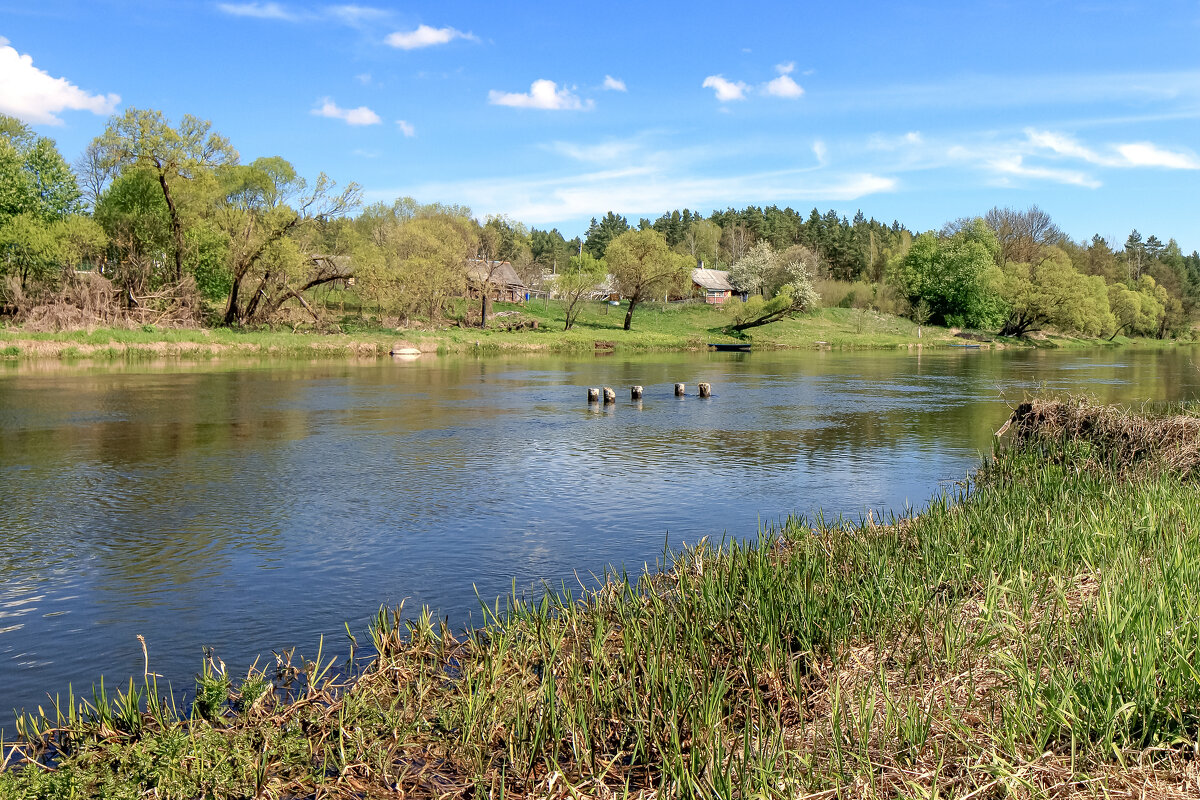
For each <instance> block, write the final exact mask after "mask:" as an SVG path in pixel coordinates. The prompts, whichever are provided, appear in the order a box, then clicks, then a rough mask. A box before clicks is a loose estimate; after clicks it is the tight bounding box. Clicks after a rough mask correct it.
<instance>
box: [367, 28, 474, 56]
mask: <svg viewBox="0 0 1200 800" xmlns="http://www.w3.org/2000/svg"><path fill="white" fill-rule="evenodd" d="M455 39H469V40H470V41H473V42H474V41H479V38H478V37H477V36H475V35H474V34H471V33H463V32H462V31H460V30H458V29H456V28H431V27H429V26H428V25H418V26H417V29H416V30H414V31H396V32H395V33H389V34H388V36H387V38H386V39H384V41H385V42H387V43H388V44H390V45H391V46H392V47H398V48H400V49H401V50H416V49H417V48H420V47H433V46H434V45H439V44H448V43H450V42H452V41H454V40H455Z"/></svg>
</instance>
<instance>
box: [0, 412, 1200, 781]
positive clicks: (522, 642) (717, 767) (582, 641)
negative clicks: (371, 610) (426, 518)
mask: <svg viewBox="0 0 1200 800" xmlns="http://www.w3.org/2000/svg"><path fill="white" fill-rule="evenodd" d="M1072 403H1073V405H1072ZM1072 403H1068V404H1066V405H1065V406H1064V405H1057V406H1056V405H1051V404H1046V403H1037V404H1033V405H1031V406H1029V407H1028V408H1025V407H1022V409H1019V410H1018V412H1017V414H1016V415H1014V420H1013V430H1014V431H1015V435H1013V437H1012V438H1011V440H1010V441H1009V442H1008V443H1007V444H1006V445H1004V446H1002V447H1000V448H998V449H997V451H996V453H995V454H994V455H993V456H992V457H990V458H988V459H987V460H986V462H985V464H984V465H983V467H982V468H981V469H980V470H979V472H978V473H977V474H976V475H975V476H973V477H972V478H971V479H970V480H968V481H964V482H963V483H962V484H961V485H959V486H957V487H955V488H954V489H953V490H952V491H948V492H946V493H945V494H943V495H942V496H940V497H937V498H935V499H934V500H933V501H932V502H931V503H930V504H929V505H928V507H927V508H925V509H924V510H923V511H922V512H921V513H920V514H906V515H903V516H899V517H896V518H891V519H888V520H884V521H876V520H873V519H870V518H868V519H867V520H860V521H857V522H852V521H847V520H841V519H833V520H831V519H825V518H821V517H817V518H813V519H804V518H793V519H790V520H789V521H788V522H787V524H786V525H785V526H783V527H782V528H780V529H776V530H770V531H763V532H761V535H760V536H759V538H758V540H757V541H756V542H753V543H751V542H741V541H735V540H726V541H722V542H711V541H707V540H702V541H700V542H699V543H697V544H695V545H694V546H692V547H689V548H686V549H683V550H681V551H679V552H674V553H666V554H665V555H664V560H663V563H661V564H660V565H659V567H660V568H659V569H657V570H651V571H648V572H646V573H645V574H642V575H637V576H631V575H629V574H626V573H624V572H612V573H610V574H607V575H605V576H604V580H603V581H602V582H601V583H600V585H599V586H598V588H594V589H590V590H583V589H575V590H568V589H567V588H566V587H559V588H557V589H551V588H549V587H547V589H546V590H545V591H544V592H543V593H541V594H540V595H539V596H536V597H527V596H521V595H519V594H517V593H516V592H514V593H513V594H512V595H511V596H508V597H506V598H502V599H501V600H499V601H497V602H496V603H494V604H491V605H485V606H484V608H483V610H484V617H485V620H484V624H483V625H481V626H480V627H478V628H476V629H473V630H469V631H466V632H464V633H461V634H458V633H455V632H453V631H451V630H450V629H449V628H448V627H447V626H446V625H445V624H443V623H441V622H439V621H438V620H436V619H435V618H433V617H432V616H431V615H430V613H429V612H428V611H427V610H424V611H422V612H421V613H420V614H419V615H418V616H417V617H416V618H415V619H409V618H406V617H405V616H404V614H403V610H402V609H381V610H380V612H379V614H378V615H377V616H376V618H375V619H374V620H373V622H372V624H371V626H370V630H369V640H370V652H369V654H368V655H367V656H365V657H363V658H362V659H361V660H360V661H359V663H358V666H357V668H355V669H353V670H351V671H348V672H346V671H343V672H342V673H336V672H335V671H334V670H333V669H332V666H333V663H334V662H333V661H332V660H331V659H329V658H328V657H327V656H325V655H324V654H323V653H318V655H317V657H316V659H315V660H313V661H304V660H301V661H300V662H299V663H297V664H295V665H293V663H292V658H291V656H290V654H285V655H284V656H281V657H280V658H279V661H278V663H277V664H276V665H275V668H274V674H273V675H270V676H268V675H267V674H266V672H255V671H252V672H251V673H250V674H249V675H248V676H247V677H246V679H245V680H243V681H241V682H240V684H239V685H238V686H237V687H236V688H234V686H233V682H232V681H230V680H229V679H228V678H227V677H225V675H224V673H223V670H218V669H214V668H213V666H212V665H211V664H210V666H208V667H206V669H205V671H204V672H202V674H201V677H200V681H199V685H198V688H197V692H196V700H195V703H194V704H193V707H192V712H191V713H190V714H187V715H181V713H180V712H179V711H178V710H177V709H175V707H173V706H170V705H168V704H166V702H165V701H163V700H161V699H159V700H154V699H153V698H157V697H158V691H157V687H156V686H154V685H153V683H152V678H151V677H150V673H149V665H147V678H146V685H145V686H143V687H136V686H133V685H131V686H130V688H129V689H128V691H124V692H118V693H116V695H115V696H113V697H109V696H107V695H106V693H105V691H104V689H103V686H101V687H100V688H99V689H98V690H97V693H96V694H95V696H94V697H93V699H92V700H91V701H89V702H81V701H78V700H76V699H74V698H68V701H67V702H66V704H65V705H58V706H57V707H56V708H54V709H51V710H50V712H44V711H42V710H41V709H39V711H38V713H37V714H33V715H27V716H26V717H24V718H23V721H22V722H21V723H20V726H19V731H20V733H21V741H20V742H19V743H18V744H17V748H18V749H17V752H16V753H15V755H14V756H13V757H12V758H10V759H9V761H8V766H7V769H6V770H5V771H3V772H0V796H2V797H51V796H75V797H88V796H104V797H141V796H145V795H146V794H148V793H155V794H156V796H158V797H164V798H190V797H201V796H213V797H233V796H237V797H313V796H320V797H376V796H394V795H395V794H396V793H402V794H403V795H404V796H410V797H435V796H436V797H448V796H449V797H466V796H475V797H479V796H489V797H501V796H513V797H517V796H534V797H556V798H558V797H563V798H565V797H626V796H635V797H731V798H732V797H738V798H750V797H788V798H795V797H823V798H832V797H864V798H865V797H872V798H873V797H918V796H919V797H934V796H938V797H958V798H963V800H968V799H969V798H982V797H1003V796H1014V797H1031V798H1032V797H1047V798H1048V797H1055V798H1057V797H1113V796H1133V795H1134V794H1136V795H1137V796H1139V797H1168V796H1171V797H1173V796H1186V795H1187V794H1188V793H1189V792H1190V793H1192V794H1193V796H1194V793H1195V792H1196V791H1197V786H1198V785H1200V784H1198V783H1197V781H1198V780H1200V770H1198V768H1197V756H1198V755H1200V744H1198V742H1200V671H1198V669H1200V667H1197V665H1200V535H1198V532H1200V495H1198V494H1197V491H1196V486H1195V484H1194V471H1193V470H1191V469H1186V468H1181V464H1182V462H1180V461H1179V460H1178V459H1177V458H1176V457H1175V456H1174V455H1172V454H1174V453H1177V452H1178V448H1175V449H1172V448H1171V447H1168V446H1167V445H1169V444H1171V443H1173V442H1176V443H1177V442H1180V441H1183V439H1182V437H1178V436H1174V434H1172V435H1166V436H1159V435H1158V433H1161V432H1163V431H1167V432H1172V431H1178V430H1181V429H1183V428H1186V427H1187V426H1188V425H1190V424H1191V423H1190V422H1188V421H1186V420H1182V419H1180V418H1178V417H1173V418H1170V419H1150V418H1148V417H1145V416H1142V415H1128V414H1119V413H1117V412H1115V411H1112V410H1110V409H1102V408H1097V407H1095V406H1091V405H1088V404H1086V403H1081V402H1079V401H1072ZM1034 412H1037V413H1034ZM1039 414H1040V416H1039ZM1089 415H1090V416H1089ZM1085 418H1091V419H1095V420H1104V424H1103V425H1101V424H1099V423H1096V424H1090V425H1083V424H1063V420H1071V419H1073V420H1076V421H1079V420H1083V419H1085ZM1118 430H1119V431H1124V432H1125V433H1124V434H1122V435H1121V436H1117V435H1116V434H1114V433H1113V432H1114V431H1118ZM1130 431H1134V432H1137V431H1140V432H1141V433H1140V434H1137V433H1130ZM1156 432H1157V433H1156ZM1138 435H1140V436H1142V445H1144V447H1142V448H1137V449H1136V452H1139V453H1142V452H1145V453H1149V455H1146V456H1144V457H1143V458H1141V460H1140V461H1139V462H1138V468H1137V469H1136V470H1130V469H1127V468H1126V465H1125V462H1124V461H1123V460H1122V458H1118V457H1116V456H1115V455H1112V453H1110V452H1109V451H1110V450H1111V449H1112V448H1113V447H1117V448H1118V451H1114V452H1122V453H1127V452H1133V451H1132V450H1129V448H1131V447H1134V445H1135V443H1136V441H1135V440H1136V437H1137V436H1138ZM1154 442H1159V444H1154ZM1114 443H1115V444H1114ZM202 697H203V699H202ZM152 705H153V706H154V708H153V710H152V709H151V706H152Z"/></svg>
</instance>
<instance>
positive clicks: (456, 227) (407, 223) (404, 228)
mask: <svg viewBox="0 0 1200 800" xmlns="http://www.w3.org/2000/svg"><path fill="white" fill-rule="evenodd" d="M414 214H415V215H414V216H409V215H407V214H406V213H401V214H398V215H397V214H393V213H390V212H389V213H378V216H376V217H375V218H374V219H372V220H370V221H367V222H363V223H362V227H361V228H360V229H361V230H362V232H363V237H364V241H363V242H362V244H361V245H359V246H358V247H357V249H356V250H355V251H354V259H355V261H356V263H357V265H358V266H357V268H356V271H355V278H356V282H357V284H358V285H359V286H361V291H362V292H363V295H364V296H365V297H366V298H367V299H368V300H369V301H370V302H372V303H374V304H375V305H376V307H377V308H378V309H380V310H381V311H383V312H386V313H391V314H397V315H399V316H401V317H404V318H410V317H413V316H416V315H421V316H423V317H425V318H426V319H428V320H431V321H437V320H439V319H440V318H441V316H442V314H443V312H444V310H445V309H446V306H447V303H448V302H449V301H450V299H451V298H453V297H457V296H460V295H461V294H462V293H463V292H465V290H466V272H465V269H464V267H465V264H466V261H467V259H468V258H469V257H470V256H471V255H472V254H473V252H474V250H475V248H476V242H477V234H476V231H475V224H474V223H473V222H472V221H471V220H470V219H469V218H467V217H465V216H462V215H460V214H454V213H447V212H446V211H444V210H442V209H438V208H424V209H418V210H416V211H415V212H414Z"/></svg>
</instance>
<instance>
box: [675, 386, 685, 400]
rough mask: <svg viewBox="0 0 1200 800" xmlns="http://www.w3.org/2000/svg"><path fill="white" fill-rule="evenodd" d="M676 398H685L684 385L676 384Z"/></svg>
mask: <svg viewBox="0 0 1200 800" xmlns="http://www.w3.org/2000/svg"><path fill="white" fill-rule="evenodd" d="M675 396H676V397H683V384H682V383H677V384H675Z"/></svg>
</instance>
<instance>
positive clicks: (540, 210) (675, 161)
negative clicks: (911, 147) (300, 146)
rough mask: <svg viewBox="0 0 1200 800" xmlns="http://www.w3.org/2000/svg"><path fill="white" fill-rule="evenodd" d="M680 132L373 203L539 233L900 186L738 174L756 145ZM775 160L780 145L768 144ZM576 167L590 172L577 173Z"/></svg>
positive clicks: (574, 145) (820, 176) (804, 164)
mask: <svg viewBox="0 0 1200 800" xmlns="http://www.w3.org/2000/svg"><path fill="white" fill-rule="evenodd" d="M676 135H677V134H675V133H674V132H671V131H654V130H650V131H643V132H641V133H638V134H636V135H634V136H631V137H629V138H624V139H609V140H604V141H600V142H594V143H589V142H564V141H554V142H549V143H547V144H545V145H543V146H542V149H543V150H545V151H546V152H548V153H552V154H557V155H560V156H563V157H564V158H566V159H570V162H567V163H564V164H562V165H561V166H562V167H563V170H562V171H561V172H556V173H555V174H552V175H550V174H547V175H542V176H532V177H531V176H529V175H527V174H514V175H502V174H501V175H494V176H493V177H491V178H486V177H485V178H482V179H480V178H479V177H471V178H463V179H461V180H452V181H444V182H429V183H424V184H420V185H415V186H412V185H410V186H406V187H402V188H399V189H376V190H372V191H370V192H368V194H369V195H370V196H371V197H372V198H375V197H378V198H380V199H385V198H387V197H396V196H400V195H411V196H413V197H420V198H423V199H428V200H449V199H454V201H455V202H463V203H466V204H467V205H469V206H470V207H472V208H474V209H475V210H476V211H480V212H482V213H505V214H510V215H512V216H515V217H516V218H518V219H521V220H525V221H527V222H529V223H533V224H538V225H541V224H560V223H565V222H569V221H573V220H578V219H586V218H587V217H590V216H592V215H594V214H596V213H597V212H598V210H599V209H612V210H613V211H617V212H619V213H622V214H645V215H654V216H657V215H658V214H661V213H662V212H663V210H664V209H669V208H693V209H697V208H703V207H710V208H725V207H726V206H729V205H738V204H743V203H755V204H761V203H779V204H781V205H783V204H788V203H793V204H794V203H798V202H806V201H813V202H833V201H848V200H853V199H856V198H859V197H863V196H866V195H869V194H876V193H879V192H890V191H894V190H896V189H897V188H898V185H899V184H898V182H897V181H896V180H895V179H894V178H891V177H888V176H886V175H882V174H879V173H877V172H873V171H871V170H853V171H846V172H831V171H829V170H827V169H822V168H821V167H817V166H813V165H812V163H811V160H809V159H805V158H804V157H803V154H801V156H800V157H799V158H797V159H796V163H795V165H787V166H785V167H784V168H780V169H771V170H763V169H761V168H756V167H754V166H750V163H751V162H745V163H746V164H747V165H746V166H745V167H744V168H742V169H739V168H737V167H734V168H730V167H729V164H730V160H729V159H730V154H731V153H735V152H736V153H737V154H738V156H737V157H738V158H741V157H743V156H744V157H749V158H754V157H755V154H756V153H757V150H756V149H755V146H753V145H752V146H750V147H749V148H748V149H747V148H746V147H743V146H741V145H742V144H744V143H739V144H734V145H731V146H720V145H715V144H714V145H707V144H705V145H697V146H691V147H682V148H681V147H678V146H675V144H676ZM759 145H760V146H761V147H765V148H767V149H768V150H769V151H770V152H772V153H775V154H776V157H775V158H774V159H773V161H774V162H775V163H778V161H779V159H778V154H777V148H776V143H774V142H772V143H759ZM571 162H575V165H577V164H578V163H584V164H587V165H588V166H586V167H584V168H582V169H577V168H575V165H573V164H572V163H571Z"/></svg>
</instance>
